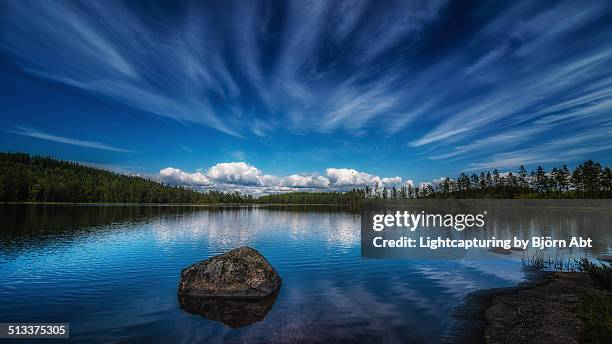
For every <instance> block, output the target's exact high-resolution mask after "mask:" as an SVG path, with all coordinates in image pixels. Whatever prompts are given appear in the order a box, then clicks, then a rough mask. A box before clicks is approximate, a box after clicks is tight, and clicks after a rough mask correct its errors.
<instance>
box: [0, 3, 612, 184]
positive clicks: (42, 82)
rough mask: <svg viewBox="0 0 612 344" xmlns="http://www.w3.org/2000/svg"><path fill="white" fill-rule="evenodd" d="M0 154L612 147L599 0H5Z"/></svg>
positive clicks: (228, 173)
mask: <svg viewBox="0 0 612 344" xmlns="http://www.w3.org/2000/svg"><path fill="white" fill-rule="evenodd" d="M0 87H1V90H2V92H0V104H1V109H0V116H1V119H2V121H1V122H0V150H2V151H8V150H11V151H24V152H29V153H33V154H43V155H51V156H55V157H57V158H61V159H65V160H71V161H77V162H80V163H83V164H87V165H91V166H96V167H100V168H105V169H110V170H113V171H117V172H122V173H138V174H141V175H145V176H149V177H151V178H155V179H158V180H162V181H164V182H167V183H172V184H181V185H188V186H191V187H194V188H201V189H219V190H239V191H244V192H252V193H256V194H258V193H269V192H280V191H291V190H338V189H346V188H350V187H353V186H364V185H372V184H376V183H378V184H379V185H388V186H391V185H394V186H399V185H402V184H404V183H411V182H412V183H415V184H417V183H419V182H428V181H432V180H436V179H439V178H440V177H443V176H451V177H452V176H456V175H458V174H459V173H461V172H466V173H472V172H475V171H481V170H487V169H494V168H497V169H499V170H500V171H510V170H516V169H517V168H518V166H520V165H521V164H524V165H525V166H527V167H528V168H535V167H536V166H537V165H542V166H544V167H547V168H550V167H552V166H560V165H562V164H565V163H566V164H568V165H569V166H575V165H576V164H578V163H580V162H581V161H584V160H586V159H593V160H598V161H600V162H602V163H604V164H607V165H609V164H610V162H611V160H612V159H611V158H610V157H612V154H611V153H612V3H611V2H609V1H450V2H448V1H384V2H381V1H312V0H309V1H206V2H202V1H193V2H186V1H168V2H159V1H125V2H121V1H84V2H80V1H27V0H26V1H11V0H0Z"/></svg>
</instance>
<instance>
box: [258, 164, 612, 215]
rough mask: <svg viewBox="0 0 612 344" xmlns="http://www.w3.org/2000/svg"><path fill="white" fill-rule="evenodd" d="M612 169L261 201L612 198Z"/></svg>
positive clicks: (589, 167)
mask: <svg viewBox="0 0 612 344" xmlns="http://www.w3.org/2000/svg"><path fill="white" fill-rule="evenodd" d="M611 189H612V171H611V170H610V168H609V167H603V166H602V165H601V164H600V163H597V162H594V161H592V160H588V161H585V162H583V163H582V164H580V165H578V166H577V167H576V168H575V169H574V170H573V171H570V170H569V168H568V167H567V165H563V166H562V167H560V168H557V167H555V168H553V169H552V170H551V171H546V170H545V169H544V168H542V167H541V166H538V167H537V168H536V169H535V170H533V171H531V172H527V170H526V169H525V167H524V166H521V167H520V168H519V170H518V171H516V172H506V173H500V172H498V171H497V170H493V171H492V172H491V171H487V172H480V173H478V174H477V173H473V174H471V175H467V174H465V173H461V174H460V175H459V176H458V177H457V178H456V179H452V178H445V179H444V180H442V181H441V182H440V183H438V184H437V185H435V186H434V185H431V184H429V185H423V186H421V187H419V186H417V187H414V186H412V185H403V186H401V187H390V188H389V187H384V186H383V187H380V186H374V187H365V188H359V189H358V188H356V189H352V190H350V191H346V192H332V193H330V192H310V193H309V192H293V193H286V194H279V195H268V196H263V197H260V198H258V199H257V202H259V203H285V204H289V203H313V204H314V203H319V204H331V203H336V204H346V205H359V204H361V201H362V200H364V199H395V200H402V199H414V198H450V199H453V198H456V199H470V198H473V199H560V198H573V199H576V198H584V199H586V198H612V191H611Z"/></svg>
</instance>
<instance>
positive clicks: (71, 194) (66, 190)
mask: <svg viewBox="0 0 612 344" xmlns="http://www.w3.org/2000/svg"><path fill="white" fill-rule="evenodd" d="M0 202H71V203H245V202H252V196H251V195H241V194H240V193H237V192H236V193H224V192H218V191H209V192H206V193H202V192H198V191H194V190H191V189H187V188H184V187H180V186H169V185H164V184H162V183H158V182H156V181H152V180H149V179H146V178H142V177H139V176H132V175H125V174H118V173H114V172H110V171H106V170H101V169H96V168H93V167H87V166H83V165H80V164H77V163H74V162H69V161H61V160H58V159H54V158H50V157H42V156H31V155H29V154H26V153H3V152H0Z"/></svg>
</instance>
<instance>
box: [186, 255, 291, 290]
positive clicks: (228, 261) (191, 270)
mask: <svg viewBox="0 0 612 344" xmlns="http://www.w3.org/2000/svg"><path fill="white" fill-rule="evenodd" d="M280 285H281V278H280V276H278V273H277V272H276V270H274V268H273V267H272V265H270V263H268V261H267V260H266V258H264V257H263V256H262V255H261V254H260V253H259V252H257V250H255V249H254V248H251V247H248V246H242V247H239V248H236V249H233V250H231V251H229V252H226V253H224V254H221V255H218V256H214V257H211V258H208V259H206V260H204V261H201V262H199V263H196V264H194V265H191V266H189V267H187V268H185V269H183V271H182V272H181V281H180V282H179V290H178V292H179V294H190V295H197V296H201V297H219V298H255V299H257V298H265V297H267V296H270V295H272V294H273V293H274V292H275V291H277V290H278V289H279V288H280Z"/></svg>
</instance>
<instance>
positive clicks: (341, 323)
mask: <svg viewBox="0 0 612 344" xmlns="http://www.w3.org/2000/svg"><path fill="white" fill-rule="evenodd" d="M562 214H564V213H563V210H561V215H559V214H553V215H550V214H549V215H547V216H550V218H551V219H558V218H561V219H562V220H561V221H557V222H552V223H554V224H555V225H557V226H560V227H565V228H566V229H569V230H570V231H572V230H578V229H581V226H588V227H589V228H595V231H594V232H593V233H592V235H593V236H594V237H595V238H596V239H594V240H597V242H598V243H599V246H598V247H597V248H596V252H592V253H593V254H606V253H609V251H610V240H611V238H610V233H611V232H610V212H609V209H608V211H607V212H603V213H596V214H595V215H594V214H593V213H591V212H588V211H586V212H578V214H577V215H576V212H575V211H573V212H572V214H573V215H571V216H569V217H567V218H564V217H563V215H562ZM0 215H1V216H0V218H1V219H2V227H1V230H0V322H67V323H70V337H71V339H72V340H76V341H82V342H126V343H128V342H129V343H136V342H149V343H153V342H157V343H192V342H206V343H214V342H222V341H223V342H249V343H270V342H274V343H276V342H278V343H295V342H307V343H315V342H334V343H342V342H374V343H376V342H381V343H383V342H384V343H400V342H401V343H403V342H424V343H436V342H439V341H440V339H441V337H442V335H443V333H444V331H445V328H446V326H447V325H448V324H449V321H450V313H451V312H452V310H453V308H454V307H456V306H457V305H459V304H460V303H461V302H462V301H463V300H464V298H465V296H466V295H467V294H468V293H470V292H472V291H475V290H480V289H486V288H494V287H507V286H513V285H516V284H518V283H519V282H521V281H523V280H524V279H525V272H524V271H523V269H522V263H521V256H520V254H519V253H513V254H511V255H508V256H503V257H501V258H502V259H476V260H470V259H446V260H445V259H364V258H362V257H361V253H360V225H361V223H360V221H361V220H360V215H359V214H358V213H351V212H347V211H342V210H338V209H334V208H330V207H311V208H304V207H294V208H292V207H247V208H245V207H242V208H240V207H225V208H223V207H220V208H219V207H175V206H87V205H83V206H68V205H54V206H49V205H46V206H45V205H0ZM534 216H535V215H534ZM576 217H578V218H581V219H586V220H585V221H586V222H584V223H583V222H581V221H580V220H576V219H575V218H576ZM525 221H526V222H525V223H526V224H527V226H531V227H529V228H527V229H526V230H531V231H533V233H537V232H538V228H540V227H546V225H545V224H541V222H538V221H535V220H533V219H531V220H529V219H527V220H525ZM585 223H586V225H585ZM496 225H499V223H496ZM519 225H520V226H522V225H521V224H519ZM519 225H517V224H514V226H519ZM539 226H540V227H539ZM519 229H520V230H523V229H522V228H519ZM241 245H250V246H252V247H254V248H256V249H257V250H259V251H260V252H261V253H262V254H263V255H264V256H265V257H266V258H267V259H268V261H269V262H270V263H271V264H272V265H273V266H274V267H275V268H276V269H277V271H278V273H279V274H280V276H281V277H282V279H283V285H282V288H281V289H280V292H279V294H278V296H277V298H276V300H275V302H274V303H273V304H272V306H271V309H269V311H268V313H267V314H265V318H264V319H263V320H261V321H259V322H255V323H253V324H250V325H247V326H243V327H240V328H231V327H229V326H226V325H225V324H223V323H222V322H220V321H215V320H211V319H207V318H205V317H202V316H200V315H198V314H191V313H189V312H187V311H185V310H183V309H182V308H181V307H180V305H179V300H178V297H177V285H178V281H179V277H180V271H181V269H183V268H184V267H186V266H188V265H190V264H193V263H195V262H198V261H200V260H203V259H206V258H208V257H210V256H211V255H215V254H219V253H223V252H225V251H228V250H230V249H232V248H236V247H238V246H241ZM42 342H45V340H42Z"/></svg>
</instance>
